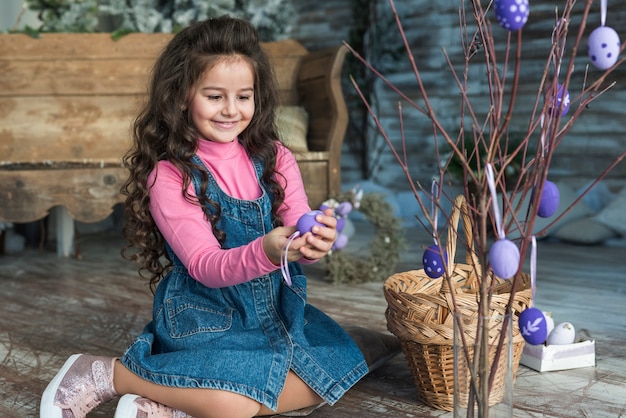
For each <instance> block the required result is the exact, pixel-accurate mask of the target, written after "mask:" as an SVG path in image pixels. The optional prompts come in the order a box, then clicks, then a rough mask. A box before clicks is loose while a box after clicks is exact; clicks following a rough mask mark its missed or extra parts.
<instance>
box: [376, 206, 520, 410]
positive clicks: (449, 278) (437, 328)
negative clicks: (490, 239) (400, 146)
mask: <svg viewBox="0 0 626 418" xmlns="http://www.w3.org/2000/svg"><path fill="white" fill-rule="evenodd" d="M460 218H461V225H462V226H463V232H464V237H465V243H466V250H467V251H466V256H465V263H455V262H454V260H455V256H456V246H457V241H458V238H459V236H458V231H457V228H458V224H459V219H460ZM446 252H447V255H448V260H447V265H446V274H444V276H443V277H442V278H439V279H431V278H430V277H428V276H427V275H426V273H425V271H424V270H423V269H420V270H412V271H407V272H402V273H397V274H394V275H392V276H390V277H389V278H388V279H387V280H386V281H385V283H384V286H383V291H384V295H385V299H386V300H387V309H386V311H385V317H386V320H387V329H388V330H389V331H390V332H391V333H392V334H394V335H395V336H397V337H398V339H399V340H400V342H401V345H402V350H403V352H404V355H405V357H406V359H407V362H408V365H409V368H410V370H411V373H412V375H413V378H414V380H415V385H416V387H417V393H418V397H419V399H420V400H421V401H423V402H424V403H425V404H427V405H430V406H432V407H434V408H437V409H443V410H447V411H452V410H453V408H454V318H455V313H457V314H458V315H462V316H463V318H464V322H465V324H464V327H463V332H464V336H465V338H466V344H467V345H468V348H469V351H470V355H472V356H473V349H472V347H470V346H471V344H472V343H473V342H474V338H475V335H476V331H477V330H478V321H479V314H478V313H479V312H478V296H479V295H478V292H479V281H480V280H481V276H482V268H481V266H480V264H479V262H478V258H477V256H476V252H475V250H474V242H473V235H472V226H471V221H470V218H469V215H468V212H467V204H466V202H465V198H464V197H463V196H462V195H461V196H458V197H457V198H456V199H455V202H454V205H453V209H452V213H451V215H450V222H449V226H448V234H447V241H446ZM488 280H491V282H492V283H493V295H492V297H491V305H490V316H492V317H501V316H503V315H505V313H506V307H507V305H508V303H509V299H510V296H511V292H512V290H513V288H512V286H513V283H514V282H515V283H516V291H515V295H514V300H513V305H512V314H513V324H512V327H513V329H512V331H513V341H512V344H513V358H512V364H513V376H514V377H515V376H516V374H517V369H518V367H519V360H520V358H521V355H522V350H523V348H524V338H523V337H522V336H521V333H520V332H519V328H518V321H517V318H518V316H519V314H520V313H521V312H522V311H523V310H524V309H526V308H527V307H528V306H529V305H530V303H531V299H532V292H531V289H530V277H529V276H528V275H527V274H525V273H518V275H517V277H516V278H515V279H511V280H503V279H500V278H498V277H494V276H493V274H492V273H491V272H489V276H488ZM455 304H456V311H455V308H454V306H455ZM508 326H511V324H510V323H509V325H508ZM496 328H497V327H496ZM498 338H499V332H497V333H495V334H494V335H492V336H490V340H491V341H490V350H489V351H490V361H492V360H493V357H494V356H495V354H496V351H497V350H496V346H497V344H498ZM491 342H493V343H494V344H491ZM504 354H506V353H504ZM503 358H505V357H503ZM499 364H506V361H502V360H501V361H500V362H499ZM503 367H504V366H503ZM466 379H467V376H466ZM502 380H504V373H503V372H501V371H500V370H498V372H497V373H496V377H495V380H494V384H493V386H492V390H491V392H490V404H493V403H497V402H499V399H501V398H502V394H503V393H502V390H503V388H504V383H503V382H502ZM468 386H469V384H468V382H463V383H462V384H461V387H465V388H467V387H468ZM461 399H465V404H466V405H467V393H464V394H462V396H461ZM466 405H465V406H466Z"/></svg>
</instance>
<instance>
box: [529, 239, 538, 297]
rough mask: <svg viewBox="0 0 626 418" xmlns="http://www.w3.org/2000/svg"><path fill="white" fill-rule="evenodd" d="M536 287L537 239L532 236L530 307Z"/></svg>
mask: <svg viewBox="0 0 626 418" xmlns="http://www.w3.org/2000/svg"><path fill="white" fill-rule="evenodd" d="M536 286H537V238H535V236H534V235H533V236H532V238H531V249H530V289H531V292H532V298H531V299H530V307H531V308H532V307H533V306H534V304H535V287H536Z"/></svg>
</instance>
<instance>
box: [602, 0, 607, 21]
mask: <svg viewBox="0 0 626 418" xmlns="http://www.w3.org/2000/svg"><path fill="white" fill-rule="evenodd" d="M607 1H608V0H601V1H600V25H601V26H604V23H605V22H606V3H607Z"/></svg>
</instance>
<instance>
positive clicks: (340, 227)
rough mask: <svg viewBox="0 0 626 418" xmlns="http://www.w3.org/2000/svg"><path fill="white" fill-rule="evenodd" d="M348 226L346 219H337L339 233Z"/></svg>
mask: <svg viewBox="0 0 626 418" xmlns="http://www.w3.org/2000/svg"><path fill="white" fill-rule="evenodd" d="M345 226H346V218H337V232H342V231H343V228H344V227H345Z"/></svg>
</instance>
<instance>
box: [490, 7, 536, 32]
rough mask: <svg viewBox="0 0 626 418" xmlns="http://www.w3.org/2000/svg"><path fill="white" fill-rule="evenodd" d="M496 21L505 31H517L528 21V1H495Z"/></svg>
mask: <svg viewBox="0 0 626 418" xmlns="http://www.w3.org/2000/svg"><path fill="white" fill-rule="evenodd" d="M494 11H495V14H496V20H497V21H498V24H499V25H500V26H502V28H503V29H506V30H508V31H517V30H519V29H521V28H522V27H524V25H525V24H526V22H527V21H528V14H529V13H530V6H529V4H528V0H495V3H494Z"/></svg>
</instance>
